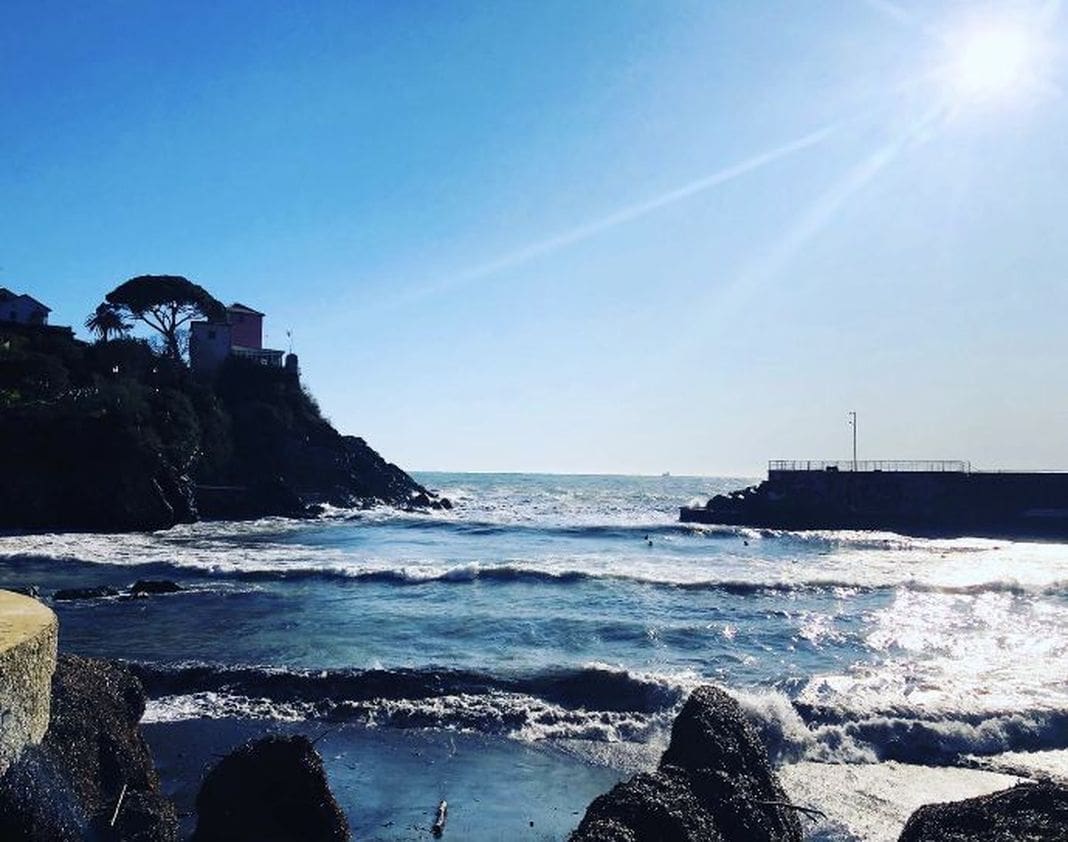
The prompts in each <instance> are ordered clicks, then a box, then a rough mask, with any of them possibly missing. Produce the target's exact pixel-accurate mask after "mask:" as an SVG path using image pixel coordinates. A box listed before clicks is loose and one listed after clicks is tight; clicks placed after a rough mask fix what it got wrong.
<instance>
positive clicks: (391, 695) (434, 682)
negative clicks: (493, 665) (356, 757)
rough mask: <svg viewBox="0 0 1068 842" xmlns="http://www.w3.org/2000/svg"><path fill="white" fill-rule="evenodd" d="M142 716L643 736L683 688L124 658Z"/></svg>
mask: <svg viewBox="0 0 1068 842" xmlns="http://www.w3.org/2000/svg"><path fill="white" fill-rule="evenodd" d="M130 667H131V668H132V669H133V670H134V672H135V673H137V674H138V675H139V677H140V678H141V680H142V682H143V683H144V685H145V689H146V691H147V692H148V694H149V697H150V699H149V703H148V706H147V708H146V713H145V721H146V722H173V721H179V720H183V719H193V718H205V719H220V718H228V717H240V718H253V719H273V720H278V721H287V722H288V721H300V720H309V719H322V720H329V721H337V720H343V721H356V722H361V723H363V724H366V725H370V726H380V727H394V728H441V729H453V730H459V731H472V732H480V733H487V734H495V735H502V736H508V737H512V738H515V739H519V740H524V741H536V740H544V739H559V740H592V741H599V742H618V741H626V742H645V741H647V740H649V739H650V738H652V736H653V735H654V734H655V733H657V732H659V731H662V730H663V729H664V728H666V727H668V726H669V725H670V722H671V719H672V717H673V715H674V712H675V711H676V710H677V708H678V706H679V705H680V704H681V701H682V699H683V698H684V697H685V695H686V693H687V691H688V689H689V687H690V684H691V683H692V682H691V681H690V679H688V678H686V677H675V678H671V677H666V676H656V675H643V674H640V673H632V672H628V671H626V670H618V669H612V668H610V667H607V666H605V665H589V666H586V667H584V668H580V669H562V670H552V671H547V672H541V673H536V674H532V675H527V676H516V677H500V676H492V675H488V674H483V673H477V672H471V671H462V670H452V669H435V668H426V669H398V670H385V669H370V670H333V671H329V670H328V671H300V670H285V669H273V668H252V667H218V666H211V665H205V664H189V665H178V666H158V665H150V664H136V663H135V664H130Z"/></svg>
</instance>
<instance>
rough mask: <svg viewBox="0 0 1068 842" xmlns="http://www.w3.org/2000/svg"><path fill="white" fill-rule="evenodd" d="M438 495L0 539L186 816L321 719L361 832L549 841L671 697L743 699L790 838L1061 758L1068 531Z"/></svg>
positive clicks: (1058, 763)
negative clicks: (982, 534) (120, 682)
mask: <svg viewBox="0 0 1068 842" xmlns="http://www.w3.org/2000/svg"><path fill="white" fill-rule="evenodd" d="M417 479H419V481H421V482H422V483H424V484H425V485H427V486H428V487H430V488H434V489H437V490H439V491H440V492H441V493H443V494H444V495H446V496H447V497H449V498H450V499H451V500H452V501H454V503H455V507H454V508H453V509H452V510H451V511H441V512H436V511H435V512H428V513H406V512H400V511H396V510H393V509H388V508H379V509H373V510H367V511H361V510H348V509H331V510H329V511H327V512H326V513H325V515H324V516H322V517H321V518H318V519H315V520H307V521H295V520H285V519H275V518H269V519H263V520H257V521H251V522H213V523H197V524H192V525H187V526H178V527H175V528H173V529H169V530H165V531H160V532H146V533H135V534H126V535H96V534H78V533H63V534H48V535H18V534H7V535H3V536H0V587H6V588H11V587H18V588H25V587H30V586H36V587H37V588H38V589H39V591H40V593H41V595H42V596H43V597H44V598H45V599H46V600H47V599H50V597H51V595H52V594H53V593H54V592H55V591H56V590H58V589H61V588H71V587H91V586H100V585H110V586H113V587H119V588H121V587H125V586H128V585H130V584H131V583H132V582H133V581H135V580H137V579H170V580H173V581H175V582H177V583H179V584H180V585H181V587H182V590H181V591H180V592H177V593H173V594H165V595H158V596H152V597H148V598H143V599H129V598H123V597H109V598H104V599H91V600H77V601H56V602H53V603H52V604H53V607H54V609H55V610H56V612H57V614H58V615H59V619H60V649H61V651H65V652H69V653H75V654H81V655H89V656H96V657H104V658H117V659H122V660H124V661H127V662H129V663H131V664H132V665H133V667H134V668H135V670H136V671H137V672H138V674H139V675H140V676H141V678H142V680H143V681H144V682H145V686H146V688H147V690H148V693H149V696H150V698H149V702H148V706H147V710H146V712H145V716H144V721H143V726H144V730H145V733H146V737H147V739H148V741H149V743H150V745H151V747H152V749H153V752H154V755H155V758H156V762H157V766H158V768H159V770H160V774H161V778H162V781H163V786H164V788H165V790H166V791H167V792H168V793H169V794H170V795H171V796H172V797H174V798H175V800H176V801H177V803H178V806H179V810H180V812H181V813H182V816H183V818H182V821H183V826H184V827H185V829H186V830H190V829H191V828H192V826H193V823H194V822H195V814H194V802H195V796H196V791H197V787H198V786H199V782H200V780H201V778H202V777H203V775H204V773H205V771H206V770H207V769H208V768H210V766H211V765H212V764H213V763H215V762H217V760H218V758H219V756H221V755H222V754H225V753H226V752H227V751H229V750H230V749H231V748H233V747H235V746H237V745H239V744H240V743H242V742H243V741H245V740H248V739H251V738H253V737H256V736H261V735H263V734H267V733H282V734H289V733H301V734H305V735H307V736H309V737H310V738H312V739H313V740H315V743H316V746H317V748H318V749H319V751H320V752H321V753H322V755H323V758H324V761H325V766H326V770H327V774H328V776H329V778H330V782H331V786H332V788H333V789H334V791H335V793H336V795H337V797H338V800H339V802H340V804H341V806H342V808H343V809H344V810H345V812H346V814H347V815H348V817H349V820H350V822H351V824H352V827H353V830H354V833H355V835H356V837H357V838H360V839H377V840H408V839H422V838H425V837H426V835H427V833H428V829H429V827H430V825H431V823H432V822H433V820H434V816H435V812H436V810H437V807H438V803H439V802H440V801H442V800H444V801H447V803H448V824H447V828H446V836H447V837H451V838H455V839H463V840H476V842H477V840H525V839H530V840H562V839H566V837H567V835H568V833H569V832H570V831H571V830H572V829H573V828H574V827H575V826H576V825H577V823H578V822H579V820H580V819H581V817H582V814H583V812H584V810H585V808H586V806H587V805H588V803H589V802H590V801H591V800H592V799H593V798H595V797H596V796H597V795H599V794H601V793H603V792H605V791H607V790H608V789H610V788H611V787H612V786H613V785H614V784H615V783H616V782H618V781H620V780H622V779H624V778H626V777H628V776H629V775H631V774H633V773H634V772H636V771H638V770H641V769H647V768H651V767H653V766H655V764H656V762H657V760H658V758H659V755H660V752H661V751H662V750H663V748H664V746H665V745H666V740H667V739H668V736H669V733H670V726H671V722H672V720H673V718H674V716H675V714H676V713H677V711H678V709H679V707H680V705H681V704H682V703H683V701H684V700H685V698H686V695H687V693H688V692H689V691H690V690H691V689H692V688H693V687H695V686H697V685H699V684H701V683H705V682H712V683H715V684H718V685H721V686H723V687H724V688H726V689H727V690H728V691H729V692H730V693H731V694H732V695H734V697H735V698H737V699H738V701H739V702H740V703H741V705H742V707H743V709H744V710H745V711H746V714H747V715H748V717H749V718H750V720H751V721H752V723H753V724H754V726H755V727H756V730H757V732H758V733H759V735H760V736H761V738H762V739H763V740H764V742H765V744H766V745H767V748H768V752H769V755H770V757H771V758H772V760H773V761H774V763H775V764H776V765H777V767H778V770H779V774H780V776H781V778H782V780H783V783H784V785H785V787H786V790H787V793H788V795H789V797H790V798H791V799H792V800H793V801H794V802H795V803H797V804H799V805H803V806H806V807H812V808H815V809H817V810H819V811H820V812H821V813H822V814H823V815H822V816H819V815H815V814H813V815H807V814H806V815H804V816H803V817H802V821H803V824H804V826H805V830H806V834H807V838H809V839H815V840H857V839H864V840H892V839H896V837H897V835H898V833H899V832H900V829H901V826H902V824H903V823H904V821H905V820H906V819H907V817H908V815H909V814H910V813H911V812H912V810H914V809H915V808H916V807H917V806H919V805H920V804H923V803H927V802H930V801H940V800H953V799H957V798H963V797H970V796H973V795H978V794H982V793H985V792H991V791H994V790H997V789H1001V788H1003V787H1005V786H1008V785H1011V784H1012V783H1013V782H1015V781H1017V780H1018V779H1020V778H1021V777H1036V776H1051V777H1058V778H1062V779H1063V778H1066V777H1068V546H1066V545H1064V544H1056V543H1021V542H1012V541H1004V540H987V539H978V538H958V539H945V540H933V539H925V538H911V537H906V536H902V535H897V534H893V533H882V532H853V531H818V532H787V531H778V530H767V529H747V528H737V527H716V526H695V525H685V524H680V523H678V522H677V520H678V508H679V506H681V505H685V504H687V503H690V502H693V501H695V500H704V499H706V498H707V497H708V496H710V495H712V494H715V493H718V492H723V491H729V490H732V489H736V488H741V487H743V486H745V485H747V484H749V483H751V482H752V480H747V479H746V478H722V477H718V478H717V477H675V476H664V477H632V476H556V475H536V474H462V473H460V474H456V473H423V474H418V475H417Z"/></svg>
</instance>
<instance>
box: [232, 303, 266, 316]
mask: <svg viewBox="0 0 1068 842" xmlns="http://www.w3.org/2000/svg"><path fill="white" fill-rule="evenodd" d="M226 309H227V310H228V311H230V312H231V313H250V314H251V315H253V316H265V315H267V314H266V313H261V312H260V311H259V310H253V309H252V308H251V307H246V306H245V305H244V304H239V303H238V302H237V301H235V302H234V303H233V304H231V305H230V306H229V307H227V308H226Z"/></svg>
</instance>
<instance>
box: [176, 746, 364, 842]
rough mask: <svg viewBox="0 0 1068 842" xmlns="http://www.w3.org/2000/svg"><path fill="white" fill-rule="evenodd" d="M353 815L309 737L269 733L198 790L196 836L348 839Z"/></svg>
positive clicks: (212, 841)
mask: <svg viewBox="0 0 1068 842" xmlns="http://www.w3.org/2000/svg"><path fill="white" fill-rule="evenodd" d="M348 838H349V826H348V821H347V820H346V819H345V814H344V813H342V812H341V808H340V807H339V806H338V804H337V801H336V800H334V796H333V794H332V793H331V792H330V787H329V785H328V784H327V781H326V772H325V771H324V769H323V761H322V758H321V757H319V754H318V752H317V751H316V750H315V747H314V746H313V745H312V743H311V741H310V740H308V739H307V738H306V737H265V738H263V739H261V740H256V741H253V742H250V743H246V744H245V745H244V746H242V747H241V748H239V749H237V750H236V751H234V752H232V753H230V754H228V755H227V756H226V757H224V758H223V759H222V760H221V761H220V762H219V764H218V765H217V766H215V768H213V769H212V770H211V771H210V772H209V773H208V776H207V777H206V778H205V779H204V784H203V786H202V787H201V788H200V793H199V794H198V795H197V829H196V832H195V833H194V834H193V842H290V840H292V842H344V840H347V839H348Z"/></svg>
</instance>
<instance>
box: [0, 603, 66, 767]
mask: <svg viewBox="0 0 1068 842" xmlns="http://www.w3.org/2000/svg"><path fill="white" fill-rule="evenodd" d="M58 633H59V622H58V621H57V620H56V615H55V614H53V613H52V611H51V610H50V609H48V608H46V607H45V606H44V605H42V604H41V603H40V602H38V601H37V600H35V599H30V598H29V597H27V596H22V595H21V594H16V593H11V592H10V591H0V775H2V774H3V773H4V772H6V771H7V768H8V766H10V765H11V764H12V763H13V762H14V761H15V760H17V759H18V756H19V754H21V752H22V749H23V748H25V747H26V746H27V745H28V744H30V743H39V742H40V741H41V739H42V738H43V737H44V735H45V731H47V730H48V714H49V705H50V702H51V698H52V673H53V672H54V671H55V668H56V642H57V637H58Z"/></svg>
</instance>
